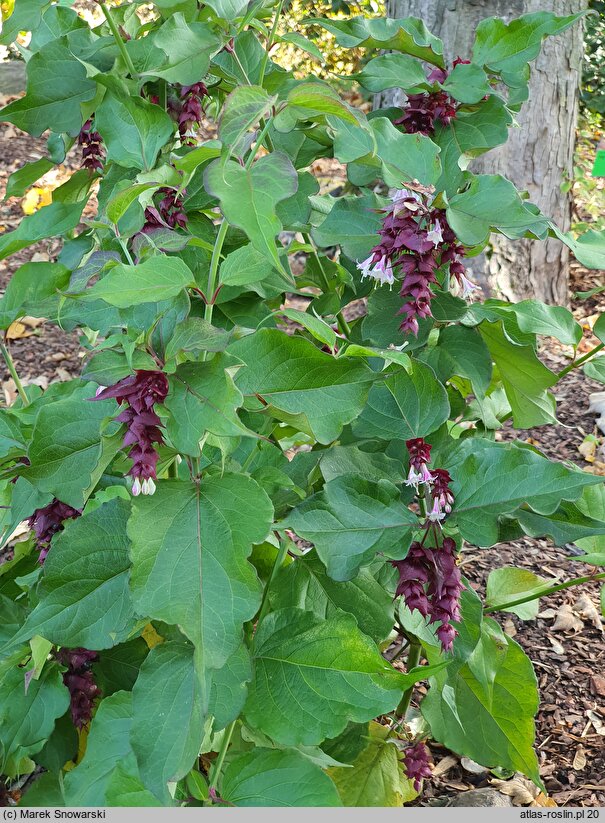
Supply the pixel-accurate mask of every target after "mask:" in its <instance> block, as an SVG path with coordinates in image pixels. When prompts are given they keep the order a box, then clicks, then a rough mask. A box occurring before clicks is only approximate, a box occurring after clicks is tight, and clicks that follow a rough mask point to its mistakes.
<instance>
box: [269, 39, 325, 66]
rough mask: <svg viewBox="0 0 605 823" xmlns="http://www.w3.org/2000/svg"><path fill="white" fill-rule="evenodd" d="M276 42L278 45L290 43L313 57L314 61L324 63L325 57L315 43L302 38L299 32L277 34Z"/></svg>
mask: <svg viewBox="0 0 605 823" xmlns="http://www.w3.org/2000/svg"><path fill="white" fill-rule="evenodd" d="M276 40H277V41H278V42H279V43H292V44H293V45H294V46H297V47H298V48H299V49H302V50H303V51H306V52H307V54H310V55H311V57H315V59H316V60H319V62H320V63H325V62H326V59H325V57H324V56H323V54H322V53H321V52H320V50H319V49H318V48H317V46H316V45H315V43H314V42H313V41H312V40H309V39H307V38H306V37H304V36H303V35H302V34H299V32H297V31H288V32H286V33H285V34H278V35H277V37H276Z"/></svg>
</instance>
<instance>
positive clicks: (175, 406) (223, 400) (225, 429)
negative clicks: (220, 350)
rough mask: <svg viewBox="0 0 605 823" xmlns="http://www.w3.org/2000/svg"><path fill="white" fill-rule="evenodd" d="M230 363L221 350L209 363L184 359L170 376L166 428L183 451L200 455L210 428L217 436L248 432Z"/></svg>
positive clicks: (166, 403)
mask: <svg viewBox="0 0 605 823" xmlns="http://www.w3.org/2000/svg"><path fill="white" fill-rule="evenodd" d="M229 364H230V361H229V360H227V361H225V356H224V355H221V354H218V355H217V356H216V357H214V358H213V359H212V360H210V361H208V362H206V363H202V362H200V363H184V364H183V365H182V366H179V367H178V368H177V370H176V372H175V373H174V374H173V375H171V376H170V391H169V393H168V397H167V398H166V400H165V402H164V405H165V406H166V408H167V409H168V411H169V412H170V417H169V418H168V421H167V423H166V431H167V432H168V435H169V437H170V439H171V441H172V443H173V445H174V447H175V448H176V449H177V451H179V452H181V453H182V454H189V455H191V456H192V457H200V456H201V447H200V442H201V441H203V439H204V438H205V436H206V434H207V433H208V432H210V433H211V434H215V435H216V436H217V437H237V436H238V435H242V434H246V431H247V430H246V428H245V426H244V425H243V424H242V423H241V421H240V420H239V418H238V416H237V411H236V409H238V408H239V407H240V406H241V405H242V403H243V396H242V394H241V392H240V391H239V390H238V389H237V388H236V387H235V385H234V383H233V380H232V378H231V375H230V374H229V372H228V371H227V366H228V365H229Z"/></svg>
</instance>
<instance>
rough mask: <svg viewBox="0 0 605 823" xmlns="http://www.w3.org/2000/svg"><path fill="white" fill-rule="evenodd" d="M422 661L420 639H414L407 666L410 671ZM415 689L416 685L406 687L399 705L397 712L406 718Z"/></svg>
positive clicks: (411, 643)
mask: <svg viewBox="0 0 605 823" xmlns="http://www.w3.org/2000/svg"><path fill="white" fill-rule="evenodd" d="M419 662H420V643H418V641H416V640H413V641H411V642H410V651H409V653H408V659H407V662H406V668H407V670H408V672H411V671H412V669H415V668H416V666H417V665H418V663H419ZM413 691H414V686H413V685H412V686H410V688H409V689H406V690H405V691H404V693H403V697H402V698H401V700H400V701H399V705H398V706H397V714H400V715H401V716H402V718H403V719H404V720H405V716H406V714H407V710H408V709H409V707H410V700H411V699H412V693H413Z"/></svg>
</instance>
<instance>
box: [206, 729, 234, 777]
mask: <svg viewBox="0 0 605 823" xmlns="http://www.w3.org/2000/svg"><path fill="white" fill-rule="evenodd" d="M236 723H237V720H234V721H233V722H232V723H230V724H229V725H228V726H227V728H226V729H225V733H224V735H223V739H222V740H221V747H220V749H219V752H218V757H217V758H216V760H215V761H214V766H213V767H212V777H211V778H210V783H209V785H208V788H209V789H216V784H217V783H218V779H219V777H220V776H221V770H222V768H223V763H224V762H225V757H226V755H227V749H228V748H229V743H231V738H232V737H233V730H234V729H235V724H236Z"/></svg>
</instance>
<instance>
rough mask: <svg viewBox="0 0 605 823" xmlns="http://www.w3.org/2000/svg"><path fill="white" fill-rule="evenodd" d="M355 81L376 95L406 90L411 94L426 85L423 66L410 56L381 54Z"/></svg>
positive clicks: (369, 63)
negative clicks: (390, 90)
mask: <svg viewBox="0 0 605 823" xmlns="http://www.w3.org/2000/svg"><path fill="white" fill-rule="evenodd" d="M355 79H356V80H357V82H358V83H360V84H361V85H362V86H363V87H364V89H367V90H368V91H371V92H374V94H376V93H378V92H381V91H385V89H405V90H406V91H407V92H408V93H409V94H412V93H414V92H416V91H421V90H422V89H423V87H424V86H425V85H426V82H427V81H426V74H425V73H424V70H423V68H422V64H421V63H420V62H419V61H418V60H417V59H416V58H414V57H410V56H409V55H408V54H397V53H391V54H381V55H379V56H378V57H374V58H372V60H370V61H369V62H368V63H366V65H365V66H364V67H363V69H362V70H361V71H360V72H359V74H357V75H356V76H355Z"/></svg>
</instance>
